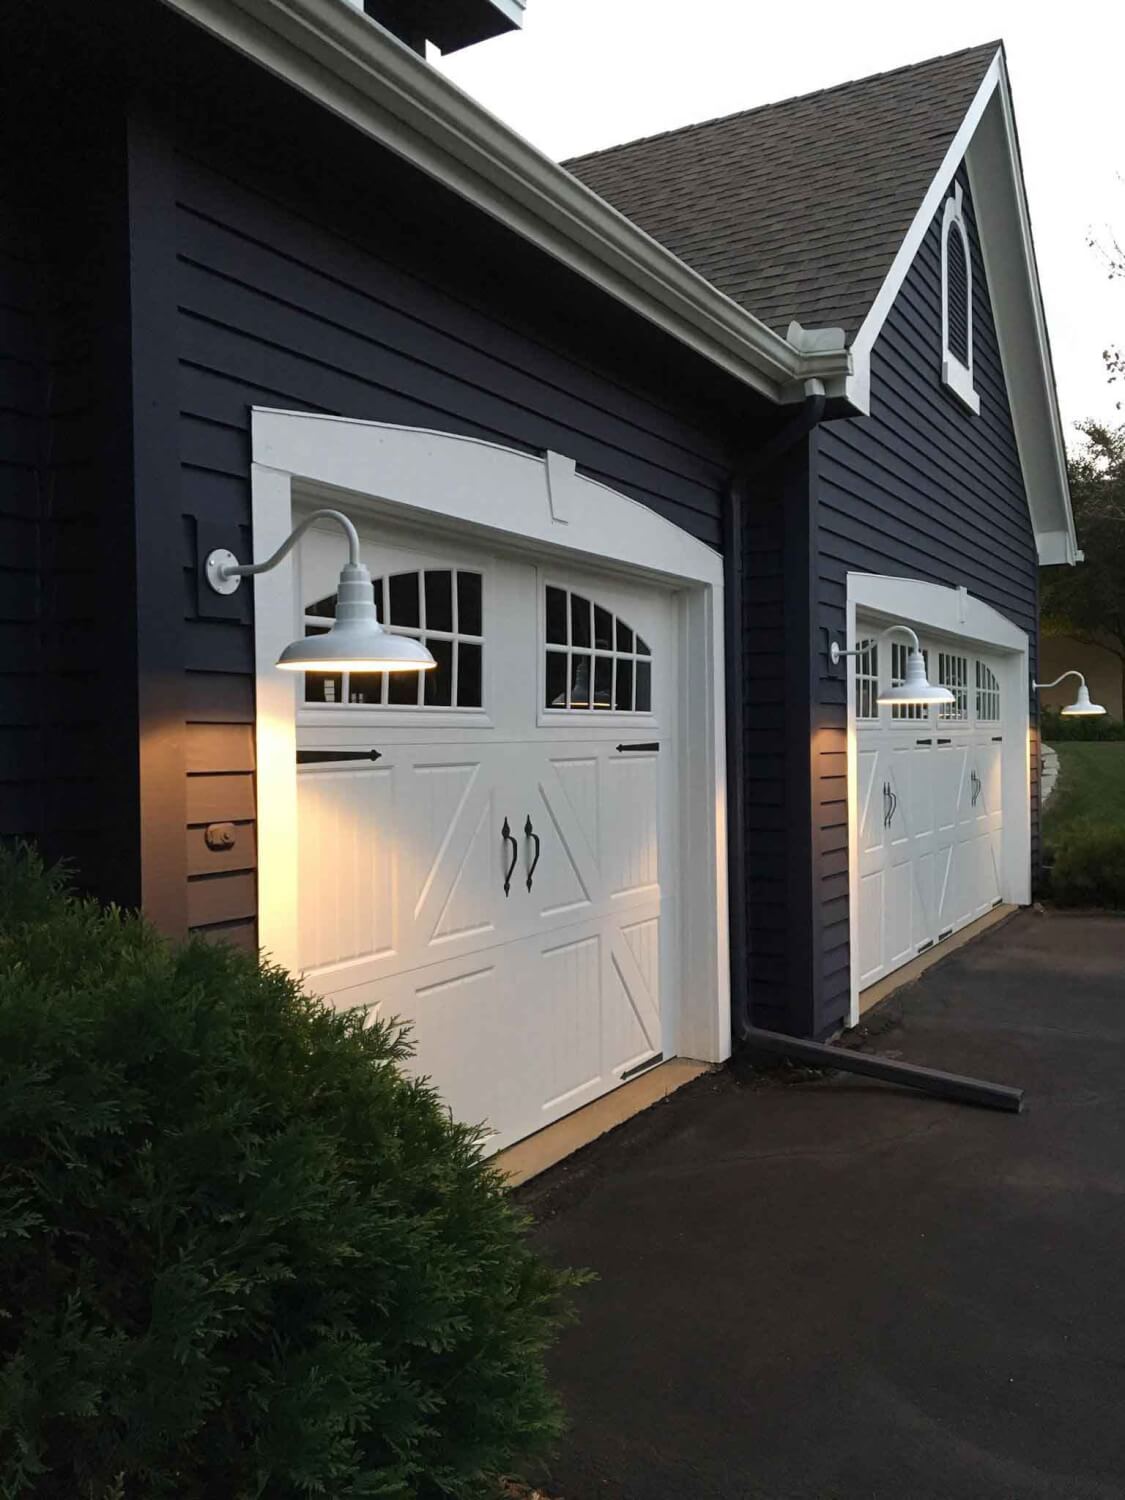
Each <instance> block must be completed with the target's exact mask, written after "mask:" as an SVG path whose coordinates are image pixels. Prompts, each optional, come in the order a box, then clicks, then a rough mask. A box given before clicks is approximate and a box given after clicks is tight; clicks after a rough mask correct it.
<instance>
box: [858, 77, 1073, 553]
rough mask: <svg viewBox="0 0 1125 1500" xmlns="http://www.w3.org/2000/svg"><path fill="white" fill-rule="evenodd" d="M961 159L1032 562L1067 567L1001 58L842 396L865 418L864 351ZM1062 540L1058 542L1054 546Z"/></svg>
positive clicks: (868, 321) (1027, 228) (1058, 431)
mask: <svg viewBox="0 0 1125 1500" xmlns="http://www.w3.org/2000/svg"><path fill="white" fill-rule="evenodd" d="M962 160H965V161H966V163H967V166H968V171H969V182H970V185H971V187H972V190H973V210H974V213H975V215H976V220H977V228H978V231H979V236H980V246H981V256H982V258H983V260H984V268H985V275H986V278H987V281H988V289H989V295H990V298H991V301H992V310H993V315H994V318H995V322H996V333H997V339H998V341H999V345H1000V360H1001V364H1002V366H1003V370H1004V380H1005V383H1006V385H1007V388H1008V397H1009V404H1010V407H1011V413H1012V426H1013V429H1014V431H1015V437H1016V446H1017V448H1018V450H1019V455H1020V467H1021V470H1022V472H1023V481H1024V489H1025V490H1026V492H1027V501H1028V508H1029V510H1030V512H1031V523H1032V528H1033V530H1034V532H1035V543H1036V550H1037V552H1038V554H1039V561H1040V562H1041V563H1053V562H1061V563H1073V562H1076V561H1078V558H1079V553H1078V541H1077V537H1076V535H1075V531H1074V517H1073V514H1072V512H1071V506H1070V486H1069V483H1068V481H1067V470H1066V443H1065V441H1064V440H1063V430H1062V421H1061V419H1060V417H1059V406H1058V395H1057V393H1056V391H1055V373H1054V366H1053V364H1052V361H1051V346H1050V341H1049V339H1048V337H1047V323H1046V319H1045V317H1044V314H1043V297H1042V292H1041V290H1040V286H1039V272H1038V269H1037V267H1036V262H1035V247H1034V244H1033V242H1032V238H1031V221H1030V218H1029V216H1028V211H1027V198H1026V194H1025V192H1024V185H1023V172H1022V169H1021V166H1020V156H1019V144H1018V140H1017V137H1016V129H1015V117H1014V115H1013V113H1012V101H1011V90H1010V88H1009V84H1008V71H1007V67H1006V65H1005V62H1004V54H1003V52H1002V51H1001V50H999V49H998V50H997V53H996V56H995V57H994V58H993V59H992V62H991V63H990V64H989V67H988V71H987V72H986V73H985V75H984V78H983V79H982V80H981V84H980V87H979V88H978V89H977V92H976V95H975V96H974V98H973V102H972V104H971V105H970V106H969V110H968V113H967V114H966V115H965V118H964V120H963V121H962V122H961V126H960V128H959V129H958V131H957V134H956V135H955V136H954V137H953V140H952V141H951V142H950V145H949V149H948V150H947V151H946V153H945V156H944V158H943V159H942V163H941V166H940V167H939V168H938V171H937V175H936V176H935V177H934V179H933V181H932V182H931V183H930V186H929V188H928V189H927V191H926V196H925V197H924V198H923V200H922V203H921V206H920V207H919V209H918V212H917V213H916V214H915V216H914V220H913V222H912V223H911V225H910V228H909V230H908V231H907V233H906V237H905V239H904V240H903V242H902V244H901V245H900V246H899V250H898V254H897V255H896V256H895V258H894V260H893V261H892V263H891V269H890V271H889V272H888V273H887V276H886V278H885V280H884V282H883V284H882V286H881V287H880V288H879V293H878V296H877V297H876V298H875V301H874V302H873V303H872V304H871V308H870V310H869V312H868V314H867V317H866V318H865V319H864V321H863V325H862V327H861V328H860V330H859V333H858V334H857V335H856V337H855V339H854V340H853V342H852V346H851V351H852V358H853V361H854V368H853V372H852V375H851V377H850V379H849V380H848V382H847V395H848V398H849V400H850V401H851V402H852V404H853V405H854V406H855V407H857V408H858V410H859V411H861V412H863V413H864V414H865V415H867V414H869V413H870V411H871V351H872V349H873V348H874V347H875V341H876V339H877V338H878V337H879V334H880V333H881V332H882V329H883V324H884V323H885V322H886V320H887V317H888V315H889V314H890V310H891V308H892V306H893V305H894V301H895V298H896V297H897V296H898V294H899V291H900V290H901V288H902V284H903V282H904V281H905V280H906V276H907V273H908V272H909V270H910V267H911V265H912V264H913V263H914V257H915V256H916V255H917V253H918V249H919V247H920V246H921V244H922V241H923V240H924V239H925V237H926V234H927V232H928V230H929V227H930V225H931V224H932V222H933V219H934V215H935V214H936V213H937V211H938V209H939V207H940V206H941V202H942V199H943V198H944V197H945V195H946V194H947V193H948V191H949V185H950V183H951V182H952V181H953V177H954V174H955V173H956V171H957V168H958V166H959V165H960V164H961V161H962ZM1060 536H1062V537H1064V538H1065V543H1064V545H1062V546H1061V547H1060V545H1059V540H1058V539H1059V537H1060Z"/></svg>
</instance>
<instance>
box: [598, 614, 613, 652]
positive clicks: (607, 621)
mask: <svg viewBox="0 0 1125 1500" xmlns="http://www.w3.org/2000/svg"><path fill="white" fill-rule="evenodd" d="M594 645H595V646H600V647H601V649H602V650H603V651H612V650H613V616H612V615H611V614H610V612H609V610H608V609H603V608H602V606H601V605H600V604H595V605H594Z"/></svg>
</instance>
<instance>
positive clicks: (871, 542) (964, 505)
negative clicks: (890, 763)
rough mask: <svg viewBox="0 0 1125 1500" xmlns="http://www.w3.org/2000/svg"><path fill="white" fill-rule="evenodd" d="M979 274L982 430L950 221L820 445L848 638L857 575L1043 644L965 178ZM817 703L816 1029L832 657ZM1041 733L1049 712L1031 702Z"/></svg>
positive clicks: (830, 819) (841, 901)
mask: <svg viewBox="0 0 1125 1500" xmlns="http://www.w3.org/2000/svg"><path fill="white" fill-rule="evenodd" d="M958 180H959V181H960V182H961V185H962V188H963V191H964V213H965V224H966V228H967V230H968V234H969V242H970V249H971V254H972V267H973V379H974V384H975V387H976V390H977V394H978V395H979V397H980V405H981V409H980V414H979V416H974V415H973V414H972V413H971V412H970V411H968V409H967V408H966V407H965V406H963V405H962V404H961V403H960V402H959V401H958V400H957V398H956V397H954V396H953V395H952V394H951V393H950V392H949V391H948V390H946V388H945V387H944V386H943V384H942V382H941V212H942V211H941V210H939V211H938V213H937V215H936V216H935V218H934V222H933V223H932V224H931V226H930V228H929V231H928V232H927V234H926V237H925V240H924V241H923V243H922V245H921V247H920V249H919V251H918V255H917V257H916V259H915V261H914V264H913V265H912V266H911V269H910V271H909V273H908V275H907V277H906V280H905V282H904V283H903V286H902V288H901V290H900V292H899V294H898V297H897V298H896V300H895V303H894V306H893V307H892V309H891V312H890V315H889V317H888V318H887V321H886V323H885V325H884V327H883V330H882V333H881V334H880V337H879V339H878V340H877V342H876V344H875V349H874V352H873V357H872V369H871V415H870V416H869V417H862V418H854V419H850V420H847V421H842V422H831V423H828V424H826V425H825V426H823V427H822V428H820V429H819V431H818V433H817V434H816V437H815V440H814V443H813V450H814V460H813V462H814V466H815V474H816V506H817V532H816V554H815V573H816V582H815V605H814V611H815V613H814V618H815V622H816V624H817V626H818V627H820V629H821V630H822V631H823V629H824V628H825V627H827V628H828V629H829V630H831V631H833V632H834V633H835V634H836V635H838V636H841V637H842V635H843V632H844V627H845V600H846V579H847V574H848V572H849V571H856V572H870V573H885V574H891V575H894V576H897V577H909V578H919V579H923V580H926V581H928V582H931V583H939V584H945V585H947V586H956V585H963V586H964V587H965V588H967V589H968V590H969V591H970V592H971V593H973V594H975V595H976V596H977V597H978V598H980V599H983V600H984V601H985V602H986V603H988V604H991V605H993V606H994V607H995V608H996V609H998V610H999V611H1000V612H1001V613H1002V614H1004V615H1006V616H1007V617H1008V618H1009V619H1011V620H1012V621H1013V622H1014V623H1015V624H1016V625H1018V626H1019V627H1020V628H1021V629H1022V630H1025V631H1027V633H1028V635H1029V636H1030V638H1031V669H1032V672H1034V670H1035V666H1036V653H1037V645H1038V592H1037V590H1038V568H1037V562H1036V552H1035V539H1034V535H1033V533H1032V529H1031V521H1030V516H1029V513H1028V507H1027V498H1026V495H1025V492H1024V487H1023V480H1022V475H1021V469H1020V462H1019V454H1018V452H1017V449H1016V442H1015V437H1014V434H1013V431H1012V422H1011V415H1010V412H1009V408H1008V397H1007V392H1006V388H1005V384H1004V376H1003V370H1002V368H1001V364H1000V354H999V348H998V345H997V339H996V330H995V325H994V323H993V318H992V308H991V304H990V301H989V295H988V287H987V283H986V280H985V273H984V264H983V262H982V259H981V254H980V245H979V241H978V237H977V232H976V224H975V219H974V214H973V202H972V194H971V192H970V190H969V183H968V177H967V173H966V172H965V171H964V168H962V169H961V171H960V173H959V174H958ZM818 660H819V662H820V664H821V669H822V670H821V675H820V676H819V680H818V682H817V684H816V688H815V693H814V711H813V714H812V723H811V726H810V734H811V740H812V745H813V782H814V786H813V800H814V846H815V851H816V857H815V864H814V870H813V888H814V909H815V912H816V921H815V927H814V940H815V964H816V973H815V977H814V982H815V985H816V990H817V995H816V1005H815V1021H816V1030H817V1032H818V1033H820V1034H824V1033H826V1032H829V1031H831V1030H833V1029H834V1028H835V1027H836V1026H838V1025H839V1024H840V1023H841V1021H843V1020H844V1019H845V1018H846V1015H847V1009H848V985H849V977H848V965H849V949H848V885H847V859H848V848H847V801H846V791H847V787H846V772H845V761H846V750H845V739H846V693H845V682H844V676H843V673H842V672H839V673H832V674H831V675H829V670H828V668H827V661H826V657H825V654H824V651H823V647H821V649H820V653H819V656H818ZM1028 691H1029V695H1030V700H1031V714H1032V723H1033V724H1037V722H1038V705H1037V703H1036V701H1035V696H1034V694H1031V693H1030V684H1029V687H1028ZM1033 777H1034V780H1033V791H1032V838H1033V850H1032V856H1033V863H1034V862H1035V861H1036V860H1037V858H1038V829H1039V805H1038V763H1037V756H1036V758H1035V764H1034V765H1033Z"/></svg>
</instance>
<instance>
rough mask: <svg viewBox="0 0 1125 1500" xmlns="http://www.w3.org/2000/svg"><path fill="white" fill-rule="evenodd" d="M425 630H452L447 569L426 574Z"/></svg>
mask: <svg viewBox="0 0 1125 1500" xmlns="http://www.w3.org/2000/svg"><path fill="white" fill-rule="evenodd" d="M426 629H427V630H449V631H452V629H453V574H452V572H451V571H450V570H449V569H448V568H441V569H437V568H435V569H432V570H431V571H430V572H428V573H427V574H426ZM430 676H431V677H432V676H433V673H432V672H431V673H430ZM446 701H448V700H446Z"/></svg>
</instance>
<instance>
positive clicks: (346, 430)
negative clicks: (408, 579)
mask: <svg viewBox="0 0 1125 1500" xmlns="http://www.w3.org/2000/svg"><path fill="white" fill-rule="evenodd" d="M251 434H252V454H253V463H252V465H251V506H252V510H251V516H252V527H253V550H254V556H255V557H265V556H267V555H268V554H269V553H271V552H272V551H273V550H274V549H275V548H276V547H278V546H279V545H280V544H281V542H282V541H283V540H284V539H285V537H286V536H287V535H288V534H289V531H290V528H291V526H292V519H293V513H294V503H295V497H296V499H297V500H298V501H300V500H301V499H303V498H307V497H309V496H310V495H312V494H317V495H318V496H329V495H330V496H331V503H333V504H335V505H337V506H342V507H343V508H344V509H345V510H347V511H348V512H349V513H350V514H352V515H353V516H354V517H356V518H358V519H361V518H362V517H364V516H371V517H374V518H380V517H381V518H383V519H385V520H387V521H393V520H398V521H399V522H400V523H402V522H410V521H414V522H417V521H418V520H419V519H421V520H422V521H423V522H425V523H427V524H430V525H434V524H440V525H441V526H442V527H444V528H446V529H452V530H456V531H459V532H462V533H463V534H464V535H465V536H466V537H467V538H469V539H472V538H476V539H477V540H478V541H479V540H480V539H481V538H482V536H483V537H484V538H485V539H486V540H491V541H492V542H493V543H495V542H496V541H497V540H500V541H502V542H503V543H504V544H505V545H506V546H508V547H514V548H517V549H519V550H525V551H528V552H529V553H532V554H533V555H536V556H538V557H540V558H541V557H542V555H543V554H544V553H545V552H546V553H548V554H549V555H550V556H553V557H554V558H555V559H557V560H558V562H560V563H565V562H566V561H567V560H569V561H571V562H578V563H585V564H586V565H587V566H589V567H594V568H596V569H598V570H599V571H605V570H607V569H608V570H610V571H619V572H621V573H624V574H628V575H631V576H633V577H634V578H635V577H638V576H639V577H641V578H647V579H649V580H651V581H654V582H658V583H663V584H664V585H665V586H668V585H669V584H671V585H672V586H673V587H674V588H675V590H676V593H675V596H674V597H675V599H676V602H677V613H678V622H677V628H678V633H679V645H680V661H681V663H682V668H681V672H680V675H679V704H678V713H677V715H676V722H677V725H678V730H677V742H676V745H675V752H676V757H677V764H678V767H679V774H678V791H679V799H678V800H679V806H678V808H677V814H678V822H679V829H680V834H679V850H678V858H679V862H680V865H681V867H682V868H683V869H686V870H691V871H692V878H691V879H690V880H684V881H683V882H679V883H678V888H679V890H680V893H681V900H682V910H681V913H680V941H679V944H678V948H679V953H680V955H681V960H680V965H679V967H680V973H679V974H678V975H676V976H675V982H674V983H673V984H672V985H671V986H670V990H671V993H672V994H673V995H674V996H678V1004H677V1005H676V1006H675V1009H674V1012H673V1015H672V1016H671V1017H670V1025H671V1029H672V1034H673V1037H674V1039H675V1042H674V1045H675V1050H676V1053H677V1055H679V1056H681V1057H691V1058H699V1059H701V1060H703V1061H707V1062H721V1061H723V1060H724V1059H725V1058H727V1057H729V1056H730V1050H731V1023H730V955H729V943H730V936H729V927H728V914H727V830H726V751H725V743H726V740H725V722H724V714H725V698H724V665H723V560H722V558H721V557H720V555H719V554H718V553H717V552H715V551H714V550H713V549H712V548H710V547H708V546H706V545H705V544H704V543H703V542H700V541H698V540H696V539H695V538H694V537H692V536H690V535H689V534H688V533H687V532H685V531H683V530H682V529H681V528H680V527H678V526H675V525H673V524H672V523H671V522H670V521H666V520H665V519H664V518H663V517H661V516H659V515H657V514H656V512H655V511H652V510H650V509H649V508H648V507H647V506H644V505H640V504H638V503H637V502H636V501H634V500H630V499H628V498H627V497H626V496H624V495H620V494H618V493H617V492H616V491H614V490H610V489H608V488H606V487H605V486H604V485H601V484H598V483H597V482H596V481H594V480H591V479H585V478H583V477H582V476H581V475H579V474H577V473H576V472H575V468H574V463H573V460H567V459H563V458H560V457H559V455H547V456H546V457H543V458H539V457H536V456H534V455H531V454H526V453H517V452H515V451H513V450H512V449H509V448H502V447H499V446H497V445H496V444H493V443H486V442H481V441H479V440H478V439H475V438H463V437H456V436H453V435H451V434H449V433H441V432H428V431H426V430H424V429H422V428H413V427H397V426H391V425H387V424H384V423H381V422H360V421H353V420H352V419H350V418H344V417H324V416H317V415H314V414H311V413H305V412H285V411H271V410H265V409H261V408H255V410H254V411H253V413H252V419H251ZM294 589H295V572H294V566H293V554H292V553H291V554H290V555H289V556H288V557H287V558H286V559H285V560H284V561H283V562H282V563H280V564H279V565H278V566H277V567H276V568H274V569H272V570H271V571H270V572H268V573H261V574H259V575H258V576H257V577H256V578H255V579H254V614H255V632H254V652H255V673H256V685H257V763H258V855H259V857H258V919H259V940H260V942H261V945H262V947H263V948H264V949H265V950H266V951H267V952H268V953H269V954H270V955H271V957H273V958H274V959H275V960H276V961H277V962H279V963H282V964H285V965H286V966H287V967H289V968H292V969H296V968H297V966H298V955H297V952H296V947H295V941H296V933H297V931H298V920H297V919H298V890H297V771H296V749H297V733H296V718H297V689H298V686H299V682H300V676H299V674H297V673H289V672H279V671H277V669H276V665H275V663H276V661H277V657H278V653H279V652H280V651H281V649H282V648H283V647H284V646H285V645H286V644H287V642H288V641H289V640H290V639H292V635H293V629H294V623H293V622H294V619H295V615H296V610H297V605H296V601H295V597H294Z"/></svg>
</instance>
